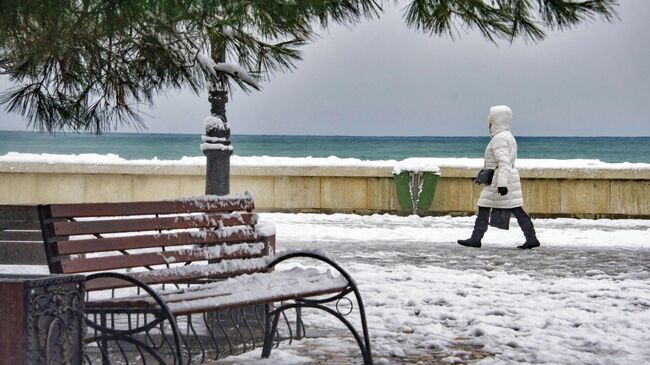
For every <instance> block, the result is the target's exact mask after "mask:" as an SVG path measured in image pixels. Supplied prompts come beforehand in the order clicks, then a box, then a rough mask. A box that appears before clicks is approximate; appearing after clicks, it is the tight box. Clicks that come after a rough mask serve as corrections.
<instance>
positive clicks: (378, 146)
mask: <svg viewBox="0 0 650 365" xmlns="http://www.w3.org/2000/svg"><path fill="white" fill-rule="evenodd" d="M200 136H201V134H198V133H196V134H194V133H148V132H111V133H105V134H99V135H96V134H90V133H79V132H57V133H55V134H50V133H48V132H38V131H3V130H0V155H6V154H7V153H9V152H18V153H35V154H41V153H48V154H63V155H72V154H75V155H76V154H100V155H102V154H103V155H106V154H115V155H119V156H120V157H122V158H124V159H164V160H177V159H180V158H182V157H195V156H202V155H203V153H202V151H201V149H200V144H201V138H200ZM516 138H517V142H518V147H519V148H518V158H523V159H561V160H564V159H589V160H600V161H603V162H610V163H619V162H631V163H639V162H640V163H650V137H645V136H633V137H619V136H605V137H602V136H589V137H585V136H579V137H571V136H516ZM489 139H490V137H489V136H487V135H485V136H347V135H298V134H297V135H284V134H275V135H274V134H259V135H253V134H233V135H232V136H231V141H232V145H233V146H234V155H237V156H241V157H249V156H273V157H330V156H336V157H340V158H357V159H361V160H402V159H405V158H409V157H435V158H441V157H444V158H482V157H483V154H484V152H485V146H486V145H487V143H488V142H489Z"/></svg>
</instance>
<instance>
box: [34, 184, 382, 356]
mask: <svg viewBox="0 0 650 365" xmlns="http://www.w3.org/2000/svg"><path fill="white" fill-rule="evenodd" d="M253 209H254V202H253V198H252V196H250V194H244V195H230V196H225V197H218V196H202V197H195V198H189V199H183V200H173V201H158V202H126V203H85V204H53V205H41V206H39V207H38V213H39V219H40V222H41V229H42V232H43V240H44V242H45V251H46V256H47V261H48V266H49V269H50V272H51V273H70V274H72V273H75V274H78V273H81V274H85V275H87V276H86V283H85V288H86V291H87V294H86V300H85V303H84V304H85V313H86V322H87V325H88V334H87V336H86V339H85V343H86V349H87V351H86V356H87V357H88V360H89V361H90V362H91V363H94V362H96V361H97V359H101V361H102V363H104V364H108V363H112V362H114V361H117V362H123V360H124V359H128V357H129V354H134V353H135V354H136V355H137V356H136V357H139V358H149V359H153V362H156V361H157V362H159V363H167V362H168V360H169V362H173V363H178V364H184V363H186V362H192V361H204V360H207V359H208V358H215V359H216V358H220V357H222V356H224V355H226V356H227V355H230V354H235V353H239V352H242V351H247V350H250V349H251V348H254V347H257V346H259V345H262V347H263V349H262V356H263V357H268V356H270V353H271V349H272V347H273V345H274V344H276V345H277V343H278V342H279V341H280V340H281V339H286V338H289V339H291V338H292V337H294V332H293V330H292V326H293V327H295V334H296V335H297V336H296V337H302V333H303V332H304V325H303V323H302V320H301V315H300V313H301V312H300V310H301V309H302V308H317V309H321V310H323V311H325V312H328V313H330V314H332V315H334V316H335V317H336V318H338V319H339V320H341V321H342V322H343V323H344V324H345V326H346V327H347V328H348V329H349V330H350V331H351V333H352V334H353V336H354V338H355V340H356V342H357V344H358V346H359V348H360V350H361V353H362V356H363V361H364V364H371V363H372V355H371V350H370V341H369V336H368V329H367V325H366V318H365V312H364V307H363V302H362V299H361V296H360V294H359V291H358V289H357V286H356V284H355V282H354V280H353V279H352V278H351V277H350V275H349V274H348V273H347V272H346V271H345V270H343V269H342V268H341V267H340V266H338V265H337V264H336V263H334V262H333V261H331V260H330V259H328V258H327V257H325V256H323V255H322V254H319V253H317V252H312V251H302V252H290V253H285V254H280V255H276V254H275V228H274V227H273V226H269V225H260V224H258V218H257V215H256V214H255V213H253ZM291 258H303V259H304V258H309V259H314V260H317V261H319V262H320V263H321V264H325V265H329V267H330V268H331V269H334V271H335V272H336V274H334V273H332V271H331V270H328V271H326V272H322V270H321V271H319V270H317V269H315V268H305V267H303V266H296V267H294V268H292V269H290V270H286V271H280V270H274V267H275V266H276V265H277V264H278V263H280V262H284V261H285V260H288V259H291ZM348 294H350V295H353V296H354V299H355V300H356V302H357V308H358V312H359V315H360V323H361V335H360V334H359V332H358V331H357V330H356V329H355V326H353V325H352V324H351V323H350V322H349V321H348V320H347V318H345V317H344V314H341V313H340V312H339V311H338V302H339V301H340V300H341V299H342V298H346V299H347V297H346V296H347V295H348ZM332 303H336V308H335V309H332V308H331V307H329V306H327V305H326V304H332ZM350 303H352V301H351V300H350ZM289 309H295V310H296V317H295V322H294V323H290V322H291V321H290V320H289V319H288V317H287V315H286V314H285V311H287V310H289ZM281 317H282V318H284V319H285V322H286V324H287V326H286V329H284V327H283V331H284V332H288V333H289V335H288V336H287V335H282V334H281V333H280V330H279V329H278V326H279V322H280V319H281ZM292 318H293V317H292ZM253 322H255V323H259V324H261V329H260V330H259V331H258V330H256V329H255V328H253V326H252V325H251V323H253ZM256 334H257V336H256ZM245 337H246V338H245ZM256 338H257V339H258V341H256ZM236 339H240V340H246V341H241V343H243V345H240V344H234V342H235V340H236ZM246 342H248V343H249V344H248V346H247V345H246ZM251 343H252V344H251ZM242 346H243V349H242ZM93 356H94V357H93ZM170 359H171V360H170ZM93 360H94V361H93ZM131 363H133V362H131Z"/></svg>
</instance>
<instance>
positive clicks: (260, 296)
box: [91, 268, 348, 315]
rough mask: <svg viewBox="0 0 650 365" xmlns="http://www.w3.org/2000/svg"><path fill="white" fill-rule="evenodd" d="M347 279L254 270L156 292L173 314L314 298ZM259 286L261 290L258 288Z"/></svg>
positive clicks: (125, 303)
mask: <svg viewBox="0 0 650 365" xmlns="http://www.w3.org/2000/svg"><path fill="white" fill-rule="evenodd" d="M347 287H348V282H347V280H345V278H343V277H340V276H336V277H335V276H333V275H332V274H331V273H330V272H326V273H319V272H318V271H317V270H316V269H313V268H312V269H303V268H294V269H291V270H287V271H273V272H265V273H255V274H252V275H250V276H245V277H234V278H230V279H228V280H225V281H221V282H215V283H209V284H204V285H200V286H193V287H189V288H183V289H179V290H165V291H160V292H159V293H158V294H159V295H160V297H161V298H162V300H163V301H164V302H165V303H167V305H168V306H169V308H170V309H171V311H172V313H174V314H175V315H186V314H194V313H200V312H205V311H211V310H221V309H227V308H232V307H239V306H242V305H250V304H260V303H271V302H277V301H282V300H289V299H297V298H307V297H314V296H319V295H325V294H332V293H338V292H341V291H343V290H345V289H346V288H347ZM262 288H263V290H262ZM91 303H93V304H92V305H93V306H96V307H104V308H113V307H129V306H132V305H134V304H132V303H138V305H139V306H141V307H151V306H153V305H155V301H154V300H153V299H152V298H150V297H148V296H144V295H138V296H131V297H123V298H116V299H108V300H99V301H93V302H91Z"/></svg>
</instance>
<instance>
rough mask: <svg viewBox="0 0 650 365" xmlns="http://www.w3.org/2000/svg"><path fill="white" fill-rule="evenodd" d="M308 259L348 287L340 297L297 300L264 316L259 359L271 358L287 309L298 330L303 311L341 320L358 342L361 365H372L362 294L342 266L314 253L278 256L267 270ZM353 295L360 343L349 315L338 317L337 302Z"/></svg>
mask: <svg viewBox="0 0 650 365" xmlns="http://www.w3.org/2000/svg"><path fill="white" fill-rule="evenodd" d="M296 257H298V258H311V259H314V260H318V261H322V262H324V263H326V264H328V265H330V266H331V267H333V268H334V269H335V270H336V271H338V272H339V273H340V274H341V276H343V277H344V278H345V279H346V280H347V282H348V285H347V287H346V288H345V289H344V290H342V291H341V292H340V293H338V294H335V295H332V296H330V297H327V298H322V299H306V298H303V299H296V300H295V301H294V302H293V303H290V304H283V305H281V306H279V307H278V308H276V309H274V310H271V311H269V312H268V313H267V321H266V331H265V338H264V346H263V348H262V357H263V358H268V357H269V356H270V355H271V348H272V347H273V337H274V335H275V334H276V333H277V328H278V322H279V320H280V315H281V314H284V312H285V311H286V310H288V309H296V311H297V313H298V321H297V322H298V323H297V329H300V328H301V327H300V326H301V322H302V321H301V320H300V319H299V318H300V311H301V309H302V308H316V309H320V310H322V311H325V312H327V313H329V314H331V315H333V316H334V317H336V318H337V319H338V320H340V321H341V322H342V323H343V324H345V326H346V327H347V328H348V330H350V332H351V333H352V335H353V336H354V339H355V340H356V341H357V345H358V346H359V349H360V350H361V354H362V356H363V363H364V365H372V363H373V360H372V351H371V348H370V336H369V334H368V324H367V322H366V311H365V307H364V305H363V300H362V299H361V294H360V293H359V289H358V287H357V284H356V282H355V281H354V279H352V277H351V276H350V274H348V272H347V271H345V270H344V269H343V268H342V267H341V266H339V265H338V264H337V263H335V262H334V261H332V260H331V259H329V258H328V257H327V256H324V255H321V254H319V253H316V252H311V251H294V252H291V253H288V254H285V255H282V256H279V257H277V258H275V259H274V260H273V261H271V262H270V263H269V268H272V267H275V265H277V264H279V263H281V262H283V261H286V260H289V259H292V258H296ZM350 293H354V296H355V298H356V300H357V304H358V306H359V315H360V317H361V329H362V331H363V339H362V338H361V336H359V333H358V332H357V330H356V329H355V328H354V326H352V324H351V323H350V322H349V321H348V320H347V319H345V318H344V316H345V315H347V314H348V313H346V314H345V315H344V314H341V313H340V312H339V311H338V301H339V300H341V299H342V298H344V297H345V296H346V295H347V294H350ZM334 301H337V310H333V309H331V308H329V307H326V306H324V305H323V304H326V303H331V302H334ZM271 317H273V321H272V322H271Z"/></svg>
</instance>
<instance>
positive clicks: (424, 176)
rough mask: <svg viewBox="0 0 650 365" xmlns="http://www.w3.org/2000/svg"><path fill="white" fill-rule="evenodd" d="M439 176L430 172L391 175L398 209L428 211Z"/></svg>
mask: <svg viewBox="0 0 650 365" xmlns="http://www.w3.org/2000/svg"><path fill="white" fill-rule="evenodd" d="M439 179H440V174H438V173H436V172H432V171H422V172H412V171H404V170H403V171H400V172H399V173H393V181H394V182H395V191H396V193H397V201H398V203H399V206H400V208H402V209H412V210H413V212H415V211H417V210H429V208H431V204H432V203H433V197H434V195H435V193H436V186H437V185H438V180H439Z"/></svg>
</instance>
